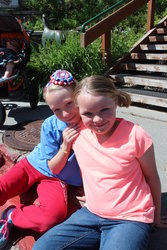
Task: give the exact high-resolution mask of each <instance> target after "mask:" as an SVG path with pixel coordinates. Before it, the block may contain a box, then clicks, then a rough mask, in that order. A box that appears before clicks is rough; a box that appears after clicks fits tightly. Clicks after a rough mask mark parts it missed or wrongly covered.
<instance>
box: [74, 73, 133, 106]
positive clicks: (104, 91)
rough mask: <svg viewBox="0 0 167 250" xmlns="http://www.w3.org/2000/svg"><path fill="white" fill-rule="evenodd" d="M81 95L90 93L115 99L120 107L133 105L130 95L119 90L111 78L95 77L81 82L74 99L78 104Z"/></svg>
mask: <svg viewBox="0 0 167 250" xmlns="http://www.w3.org/2000/svg"><path fill="white" fill-rule="evenodd" d="M81 93H89V94H92V95H95V94H100V95H104V96H109V97H111V98H113V99H114V101H115V102H116V104H117V105H118V106H120V107H129V106H130V104H131V98H130V95H129V94H127V93H125V92H122V91H120V90H118V89H117V88H116V87H115V85H114V82H113V80H112V79H111V78H109V77H106V76H101V75H93V76H90V77H86V78H84V79H83V80H81V81H80V82H79V83H78V84H77V86H76V88H75V91H74V99H75V102H76V103H77V97H78V96H79V95H80V94H81Z"/></svg>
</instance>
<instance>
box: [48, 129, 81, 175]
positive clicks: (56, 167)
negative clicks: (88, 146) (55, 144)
mask: <svg viewBox="0 0 167 250" xmlns="http://www.w3.org/2000/svg"><path fill="white" fill-rule="evenodd" d="M78 131H79V125H71V126H69V127H67V128H66V129H65V130H64V131H63V141H62V144H61V146H60V149H59V151H58V152H57V154H56V155H55V156H54V157H53V158H52V159H51V160H49V161H48V166H49V168H50V170H51V171H52V173H53V174H59V173H60V172H61V170H62V169H63V168H64V166H65V164H66V162H67V160H68V157H69V154H70V151H71V145H72V142H73V140H74V139H75V138H76V137H77V135H78Z"/></svg>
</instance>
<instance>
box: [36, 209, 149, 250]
mask: <svg viewBox="0 0 167 250" xmlns="http://www.w3.org/2000/svg"><path fill="white" fill-rule="evenodd" d="M151 229H152V225H151V224H146V223H142V222H136V221H126V220H110V219H104V218H102V217H99V216H97V215H95V214H92V213H91V212H90V211H89V210H88V209H87V208H85V207H83V208H81V209H80V210H78V211H77V212H75V213H74V214H73V215H72V216H71V217H70V218H69V219H68V220H66V221H65V222H63V223H62V224H59V225H57V226H55V227H53V228H52V229H50V230H49V231H48V232H46V233H45V234H44V235H43V236H42V237H41V238H39V239H38V241H37V242H36V243H35V245H34V247H33V250H47V249H49V250H62V249H71V250H79V249H91V250H94V249H101V250H109V249H112V250H145V249H147V246H148V243H149V239H150V234H151Z"/></svg>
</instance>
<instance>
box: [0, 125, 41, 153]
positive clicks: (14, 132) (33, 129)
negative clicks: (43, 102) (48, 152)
mask: <svg viewBox="0 0 167 250" xmlns="http://www.w3.org/2000/svg"><path fill="white" fill-rule="evenodd" d="M43 121H44V120H38V121H28V122H22V123H18V124H16V125H13V126H11V127H10V128H9V129H8V130H6V131H5V133H4V134H3V142H4V143H5V144H6V145H7V146H9V147H11V148H13V149H18V150H23V151H31V150H33V148H34V147H35V146H36V145H37V144H38V143H39V142H40V134H41V125H42V123H43Z"/></svg>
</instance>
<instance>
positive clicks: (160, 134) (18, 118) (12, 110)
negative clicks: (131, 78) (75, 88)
mask: <svg viewBox="0 0 167 250" xmlns="http://www.w3.org/2000/svg"><path fill="white" fill-rule="evenodd" d="M2 103H3V104H4V105H5V106H6V107H7V108H8V111H7V119H6V122H5V124H4V126H3V128H2V129H1V130H0V143H2V135H3V133H4V131H5V130H6V129H7V128H9V127H10V126H11V125H14V124H17V123H20V122H24V121H29V120H40V119H45V118H46V117H48V116H50V115H51V114H52V113H51V111H50V110H49V108H48V107H47V106H46V104H45V103H39V104H38V107H37V109H36V110H32V109H31V108H30V105H29V103H28V102H24V101H20V102H18V101H17V102H14V101H12V102H11V101H4V102H2ZM117 116H119V117H123V118H125V119H127V120H130V121H133V122H135V123H138V124H139V125H141V126H142V127H143V128H144V129H145V130H146V131H147V132H148V133H149V134H150V135H151V136H152V138H153V141H154V148H155V155H156V162H157V168H158V172H159V176H160V180H161V185H162V214H163V215H167V113H166V112H160V111H153V110H149V109H144V108H139V107H134V106H131V107H129V108H127V109H126V108H118V110H117ZM9 150H10V152H12V153H16V152H18V150H14V149H11V148H10V149H9ZM18 153H19V154H20V155H22V156H24V155H25V154H26V153H27V152H25V151H24V152H22V151H19V152H18ZM166 249H167V230H164V229H159V230H158V231H156V232H154V233H153V234H152V239H151V243H150V247H149V250H166ZM134 250H135V249H134Z"/></svg>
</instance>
